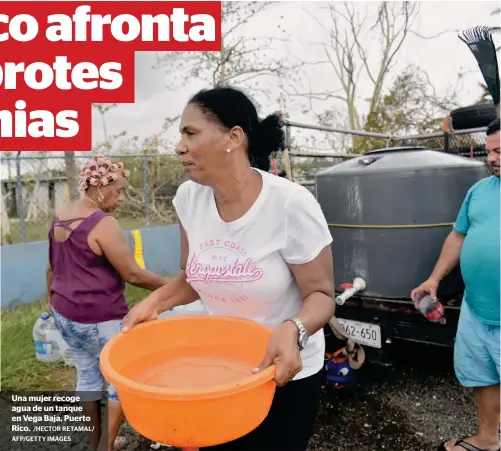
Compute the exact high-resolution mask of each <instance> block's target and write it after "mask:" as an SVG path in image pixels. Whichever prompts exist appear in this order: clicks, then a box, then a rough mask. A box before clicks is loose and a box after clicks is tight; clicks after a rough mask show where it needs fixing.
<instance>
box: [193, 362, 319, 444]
mask: <svg viewBox="0 0 501 451" xmlns="http://www.w3.org/2000/svg"><path fill="white" fill-rule="evenodd" d="M321 386H322V371H320V372H319V373H317V374H315V375H313V376H310V377H307V378H305V379H300V380H298V381H293V382H289V383H288V384H287V385H285V386H284V387H281V388H277V391H276V393H275V397H274V399H273V403H272V405H271V409H270V412H269V414H268V416H267V417H266V419H265V420H264V421H263V423H261V425H260V426H258V427H257V428H256V429H255V430H254V431H252V432H251V433H250V434H247V435H246V436H244V437H242V438H240V439H238V440H235V441H233V442H229V443H225V444H224V445H218V446H211V447H208V448H200V450H201V451H219V450H226V451H306V450H307V448H308V442H309V440H310V437H311V436H312V434H313V430H314V427H315V421H316V419H317V411H318V406H319V401H320V388H321Z"/></svg>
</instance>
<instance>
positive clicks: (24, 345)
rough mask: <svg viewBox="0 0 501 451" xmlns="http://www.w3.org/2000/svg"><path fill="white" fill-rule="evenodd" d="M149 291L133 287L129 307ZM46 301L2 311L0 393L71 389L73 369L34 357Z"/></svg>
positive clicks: (73, 376)
mask: <svg viewBox="0 0 501 451" xmlns="http://www.w3.org/2000/svg"><path fill="white" fill-rule="evenodd" d="M148 293H149V291H147V290H143V289H141V288H136V287H133V286H128V287H127V289H126V293H125V295H126V298H127V301H128V303H129V305H130V306H132V305H134V304H136V303H138V302H139V301H141V300H143V299H144V298H145V297H146V296H147V295H148ZM46 303H47V301H40V302H34V303H31V304H23V305H19V306H18V307H14V308H12V309H2V334H1V346H2V372H1V377H2V387H1V388H2V390H16V391H29V390H33V391H35V390H48V391H50V390H61V389H74V383H75V369H74V368H71V367H67V366H65V365H64V364H63V363H62V362H58V363H42V362H39V361H38V360H36V358H35V349H34V345H33V336H32V329H33V325H34V324H35V321H36V319H37V318H38V316H39V315H40V313H41V312H43V311H44V309H45V305H46Z"/></svg>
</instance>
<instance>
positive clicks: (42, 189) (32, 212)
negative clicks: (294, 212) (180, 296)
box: [1, 122, 487, 245]
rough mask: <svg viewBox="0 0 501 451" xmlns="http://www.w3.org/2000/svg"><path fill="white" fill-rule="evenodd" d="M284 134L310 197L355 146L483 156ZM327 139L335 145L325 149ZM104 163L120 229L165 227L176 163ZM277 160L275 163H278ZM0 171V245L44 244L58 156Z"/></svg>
mask: <svg viewBox="0 0 501 451" xmlns="http://www.w3.org/2000/svg"><path fill="white" fill-rule="evenodd" d="M294 128H295V129H303V130H313V131H315V133H319V134H321V133H323V134H325V135H326V139H327V141H325V142H327V149H325V150H323V151H318V150H316V151H311V150H310V149H308V146H306V145H302V144H301V143H300V142H298V141H297V140H294V139H293V137H292V130H293V129H294ZM285 131H286V141H287V147H288V149H289V155H290V157H291V158H290V160H291V166H292V170H293V175H294V178H295V179H296V180H297V181H298V182H299V183H301V184H303V185H305V186H308V187H310V189H312V190H313V189H314V174H315V173H316V172H318V171H319V170H320V169H322V168H325V167H329V166H332V165H334V164H336V163H339V162H340V161H343V160H346V159H348V158H352V157H354V156H356V155H357V153H354V151H353V145H355V144H356V145H357V146H359V148H358V149H357V152H360V151H361V150H360V149H363V150H362V151H367V150H371V149H376V148H381V147H397V146H404V145H405V146H424V147H428V148H431V149H434V150H438V151H444V152H448V153H452V154H456V155H461V156H464V157H468V158H477V159H485V158H486V155H487V153H486V150H485V145H484V142H485V129H474V130H464V131H459V132H453V133H434V134H427V135H414V136H401V137H396V136H391V135H384V134H377V133H368V132H365V131H353V130H340V129H334V128H330V127H322V126H317V125H308V124H299V123H294V122H286V123H285ZM332 137H334V138H336V139H337V142H332ZM329 139H331V141H329ZM355 140H357V141H355ZM112 156H113V158H116V159H119V160H121V161H123V162H124V164H125V166H126V168H127V169H129V170H130V172H131V175H130V177H129V180H128V183H127V189H126V192H125V200H124V201H123V202H122V203H121V205H120V207H119V209H118V210H117V211H116V212H115V216H116V217H117V219H118V221H119V222H120V224H121V226H122V227H123V229H124V230H130V229H135V228H139V227H149V226H155V225H165V224H171V223H173V222H174V221H175V213H174V209H173V206H172V199H173V197H174V195H175V193H176V190H177V188H178V186H179V185H180V184H181V183H182V182H183V180H184V171H183V168H182V165H181V164H180V162H179V160H178V158H177V157H175V156H174V155H166V154H125V155H115V154H113V155H112ZM280 157H281V156H280V155H277V156H276V159H277V161H278V162H279V163H280V162H281V158H280ZM88 158H89V155H88V154H87V155H85V154H84V155H81V156H76V166H77V170H78V169H79V168H80V167H81V166H82V165H83V163H84V162H85V161H86V160H87V159H88ZM1 163H2V172H3V177H2V196H1V198H2V205H1V213H2V214H1V216H2V234H1V235H2V244H3V245H6V244H12V243H25V242H31V241H40V240H45V239H47V233H48V229H49V227H50V223H51V222H52V220H53V218H54V216H55V214H56V212H58V211H59V210H60V209H61V208H64V206H65V205H67V204H68V203H69V202H70V191H69V184H68V166H67V164H66V163H67V162H65V158H64V155H61V156H59V155H58V156H56V155H54V154H50V153H49V154H39V155H37V154H33V153H29V152H26V153H24V154H21V155H18V156H12V157H5V156H3V157H2V161H1ZM74 171H75V169H74ZM70 175H71V174H70ZM77 175H78V173H77V174H73V176H77Z"/></svg>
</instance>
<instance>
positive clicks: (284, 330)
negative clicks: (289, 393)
mask: <svg viewBox="0 0 501 451" xmlns="http://www.w3.org/2000/svg"><path fill="white" fill-rule="evenodd" d="M298 336H299V331H298V329H297V327H296V325H295V324H294V323H292V322H291V321H286V322H285V323H284V324H282V326H281V327H280V329H278V330H277V331H276V332H275V333H274V334H273V335H272V337H271V338H270V341H269V343H268V348H267V350H266V355H265V357H264V359H263V361H262V362H261V364H260V365H259V366H258V367H257V368H255V369H254V370H252V372H253V373H254V374H257V373H259V372H260V371H263V370H265V369H266V368H268V367H269V366H271V365H273V364H275V365H276V372H275V382H276V383H277V385H278V386H279V387H283V386H284V385H285V384H286V383H287V382H289V381H290V380H292V379H293V378H294V376H296V374H298V373H299V372H300V371H301V370H302V369H303V362H302V361H301V356H300V354H299V345H298Z"/></svg>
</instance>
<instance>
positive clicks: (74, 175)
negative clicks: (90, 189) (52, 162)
mask: <svg viewBox="0 0 501 451" xmlns="http://www.w3.org/2000/svg"><path fill="white" fill-rule="evenodd" d="M64 167H65V172H66V180H67V183H68V189H69V192H70V200H71V202H75V201H76V200H78V199H80V192H79V190H78V170H77V163H76V160H75V153H74V152H64Z"/></svg>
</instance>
